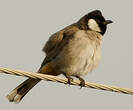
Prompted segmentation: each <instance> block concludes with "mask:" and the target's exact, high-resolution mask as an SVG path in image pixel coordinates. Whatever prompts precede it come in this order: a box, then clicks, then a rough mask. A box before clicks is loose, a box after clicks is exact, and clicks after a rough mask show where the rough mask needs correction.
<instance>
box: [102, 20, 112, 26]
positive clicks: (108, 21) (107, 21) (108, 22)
mask: <svg viewBox="0 0 133 110" xmlns="http://www.w3.org/2000/svg"><path fill="white" fill-rule="evenodd" d="M110 23H113V21H111V20H106V21H105V22H104V23H103V24H104V25H107V24H110Z"/></svg>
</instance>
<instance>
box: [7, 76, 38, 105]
mask: <svg viewBox="0 0 133 110" xmlns="http://www.w3.org/2000/svg"><path fill="white" fill-rule="evenodd" d="M39 81H40V80H38V79H30V78H29V79H27V80H26V81H24V82H23V83H22V84H20V85H19V86H17V87H16V88H15V89H14V90H12V91H11V92H10V93H9V94H8V95H7V98H8V100H9V101H10V102H15V103H19V102H20V101H21V100H22V98H23V97H24V96H25V95H26V94H27V93H28V92H29V91H30V90H31V89H32V88H33V87H34V86H35V85H36V84H37V83H38V82H39Z"/></svg>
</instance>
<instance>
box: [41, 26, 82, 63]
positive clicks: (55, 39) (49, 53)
mask: <svg viewBox="0 0 133 110" xmlns="http://www.w3.org/2000/svg"><path fill="white" fill-rule="evenodd" d="M78 30H79V29H78V26H77V25H76V24H72V25H70V26H68V27H66V28H64V29H63V30H61V31H59V32H57V33H55V34H53V35H52V36H51V37H50V38H49V40H48V41H47V42H46V44H45V46H44V48H43V51H44V52H45V53H46V57H45V59H44V61H43V63H42V65H41V66H43V65H45V64H46V63H47V62H49V61H51V60H52V59H53V58H55V57H56V56H57V55H58V54H59V53H60V51H61V50H62V48H63V47H64V46H65V44H66V43H67V39H68V38H69V37H70V36H72V35H73V34H74V33H75V32H76V31H78Z"/></svg>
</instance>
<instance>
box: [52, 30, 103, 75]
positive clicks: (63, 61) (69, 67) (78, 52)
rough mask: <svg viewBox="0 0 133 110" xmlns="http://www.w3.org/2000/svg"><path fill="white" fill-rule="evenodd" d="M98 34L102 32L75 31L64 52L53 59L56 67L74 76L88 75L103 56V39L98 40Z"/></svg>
mask: <svg viewBox="0 0 133 110" xmlns="http://www.w3.org/2000/svg"><path fill="white" fill-rule="evenodd" d="M91 35H93V36H91ZM98 35H100V34H96V33H91V32H89V31H88V32H86V31H78V32H77V33H75V35H74V37H73V38H72V39H70V41H69V42H68V44H67V45H66V46H65V47H64V48H63V50H62V52H60V54H59V55H58V56H57V57H56V58H55V59H54V60H53V63H54V65H55V68H58V69H59V71H61V72H64V73H67V74H69V75H73V76H74V75H86V74H87V73H88V72H90V71H92V70H93V69H94V68H95V67H96V66H97V64H98V63H99V60H100V56H101V46H100V44H101V43H100V42H101V40H98ZM93 37H94V38H93Z"/></svg>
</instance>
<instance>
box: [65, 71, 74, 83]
mask: <svg viewBox="0 0 133 110" xmlns="http://www.w3.org/2000/svg"><path fill="white" fill-rule="evenodd" d="M63 74H64V76H65V77H66V78H67V79H68V82H67V84H69V85H71V82H72V81H73V78H72V77H70V76H69V75H67V74H66V73H63Z"/></svg>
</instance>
